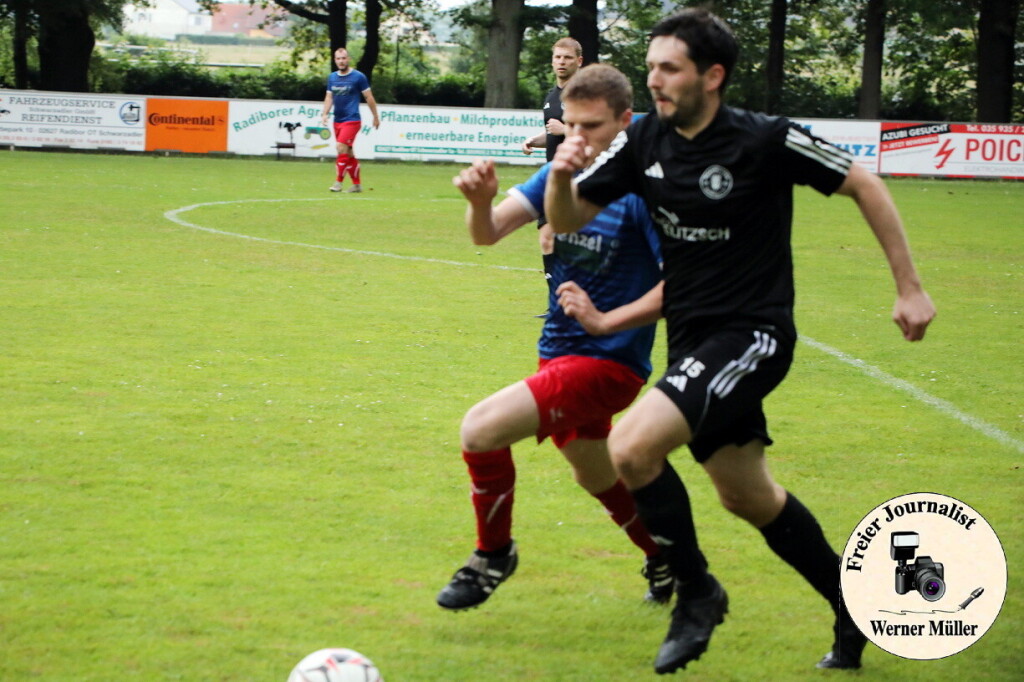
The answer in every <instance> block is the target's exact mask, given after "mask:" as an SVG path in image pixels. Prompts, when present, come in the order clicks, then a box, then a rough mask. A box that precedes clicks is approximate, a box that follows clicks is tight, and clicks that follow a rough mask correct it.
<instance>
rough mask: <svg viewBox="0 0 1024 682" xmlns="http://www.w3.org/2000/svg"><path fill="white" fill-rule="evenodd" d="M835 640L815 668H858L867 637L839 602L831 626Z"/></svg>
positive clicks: (844, 605)
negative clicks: (836, 613) (833, 623)
mask: <svg viewBox="0 0 1024 682" xmlns="http://www.w3.org/2000/svg"><path fill="white" fill-rule="evenodd" d="M832 632H833V633H834V634H835V640H834V641H833V643H832V651H830V652H828V653H827V654H825V657H824V658H822V659H821V660H820V661H818V664H817V665H816V666H815V667H816V668H824V669H829V670H856V669H857V668H860V657H861V654H863V653H864V647H865V645H867V643H868V638H867V637H865V636H864V634H863V633H862V632H861V631H860V629H859V628H858V627H857V625H856V624H855V623H854V622H853V618H851V617H850V612H849V611H847V610H846V604H844V603H840V605H839V615H837V616H836V622H835V625H833V626H832Z"/></svg>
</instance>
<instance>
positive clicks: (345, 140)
mask: <svg viewBox="0 0 1024 682" xmlns="http://www.w3.org/2000/svg"><path fill="white" fill-rule="evenodd" d="M362 125H363V124H362V122H361V121H342V122H341V123H338V122H337V121H335V122H334V138H335V139H336V140H337V141H338V142H340V143H341V144H347V145H348V146H349V147H351V146H352V144H353V143H354V142H355V141H356V135H357V134H359V129H360V128H361V127H362Z"/></svg>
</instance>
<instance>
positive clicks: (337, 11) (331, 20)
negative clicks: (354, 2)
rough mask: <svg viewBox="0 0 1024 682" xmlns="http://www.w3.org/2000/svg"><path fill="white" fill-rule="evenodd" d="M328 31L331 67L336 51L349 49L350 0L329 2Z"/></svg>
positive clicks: (332, 0) (331, 0)
mask: <svg viewBox="0 0 1024 682" xmlns="http://www.w3.org/2000/svg"><path fill="white" fill-rule="evenodd" d="M327 31H328V35H330V37H331V60H332V62H331V66H332V68H333V66H334V62H333V59H334V51H335V50H337V49H338V48H339V47H348V0H328V2H327Z"/></svg>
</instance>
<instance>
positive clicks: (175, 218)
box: [164, 199, 540, 274]
mask: <svg viewBox="0 0 1024 682" xmlns="http://www.w3.org/2000/svg"><path fill="white" fill-rule="evenodd" d="M284 201H331V199H239V200H237V201H207V202H205V203H201V204H192V205H191V206H182V207H181V208H175V209H172V210H170V211H165V212H164V217H165V218H167V219H168V220H170V221H171V222H173V223H177V224H178V225H181V226H182V227H188V228H191V229H193V230H201V231H203V232H209V233H211V234H219V235H222V236H225V237H236V238H238V239H248V240H249V241H254V242H263V243H264V244H278V245H281V246H298V247H301V248H304V249H319V250H321V251H336V252H339V253H351V254H354V255H357V256H377V257H379V258H394V259H396V260H409V261H418V262H420V263H437V264H439V265H454V266H457V267H464V268H492V269H495V270H505V271H507V272H531V273H534V274H536V273H539V272H540V270H539V269H537V268H517V267H513V266H511V265H493V264H491V263H467V262H465V261H456V260H445V259H443V258H426V257H423V256H402V255H400V254H397V253H386V252H384V251H364V250H361V249H346V248H344V247H341V246H324V245H323V244H306V243H303V242H290V241H285V240H282V239H270V238H268V237H256V236H254V235H251V234H242V233H241V232H227V231H226V230H218V229H215V228H212V227H205V226H203V225H197V224H196V223H190V222H189V221H187V220H185V219H184V218H181V217H180V215H181V214H182V213H187V212H188V211H192V210H195V209H197V208H203V207H204V206H223V205H226V204H250V203H257V202H284Z"/></svg>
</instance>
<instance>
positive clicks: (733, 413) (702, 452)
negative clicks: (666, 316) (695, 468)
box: [656, 327, 794, 462]
mask: <svg viewBox="0 0 1024 682" xmlns="http://www.w3.org/2000/svg"><path fill="white" fill-rule="evenodd" d="M793 345H794V344H793V342H792V341H790V340H788V338H787V337H786V336H780V335H778V334H777V333H776V332H775V331H774V329H773V328H771V327H752V328H747V329H726V330H722V331H718V332H715V333H713V334H711V335H710V336H708V337H706V338H705V339H704V340H703V341H701V342H699V343H697V344H695V345H694V346H693V347H692V348H689V349H673V350H679V352H678V353H673V357H681V358H682V360H679V361H678V362H675V363H673V364H672V365H670V366H669V368H668V371H667V372H665V375H664V376H663V377H661V379H660V380H659V381H658V383H657V384H656V385H657V387H658V389H660V390H661V391H662V393H664V394H665V395H667V396H668V397H669V398H670V399H671V400H672V402H674V403H675V404H676V407H678V408H679V411H680V412H682V413H683V416H684V417H686V421H687V423H688V424H689V426H690V432H691V433H692V434H693V437H692V439H691V441H690V443H689V447H690V452H691V453H693V457H694V459H696V460H697V461H698V462H705V461H707V459H708V458H709V457H711V455H713V454H714V453H715V451H716V450H718V449H719V448H721V447H723V446H725V445H733V444H735V445H743V444H745V443H748V442H750V441H751V440H753V439H754V438H760V439H761V440H763V441H764V443H765V445H771V443H772V440H771V438H769V437H768V424H767V422H766V421H765V417H764V411H763V410H762V408H761V402H762V400H763V399H764V397H765V396H767V395H768V394H769V393H771V391H772V389H774V388H775V387H776V386H778V385H779V382H781V381H782V379H783V377H785V376H786V372H788V371H789V366H790V364H792V362H793Z"/></svg>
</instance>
